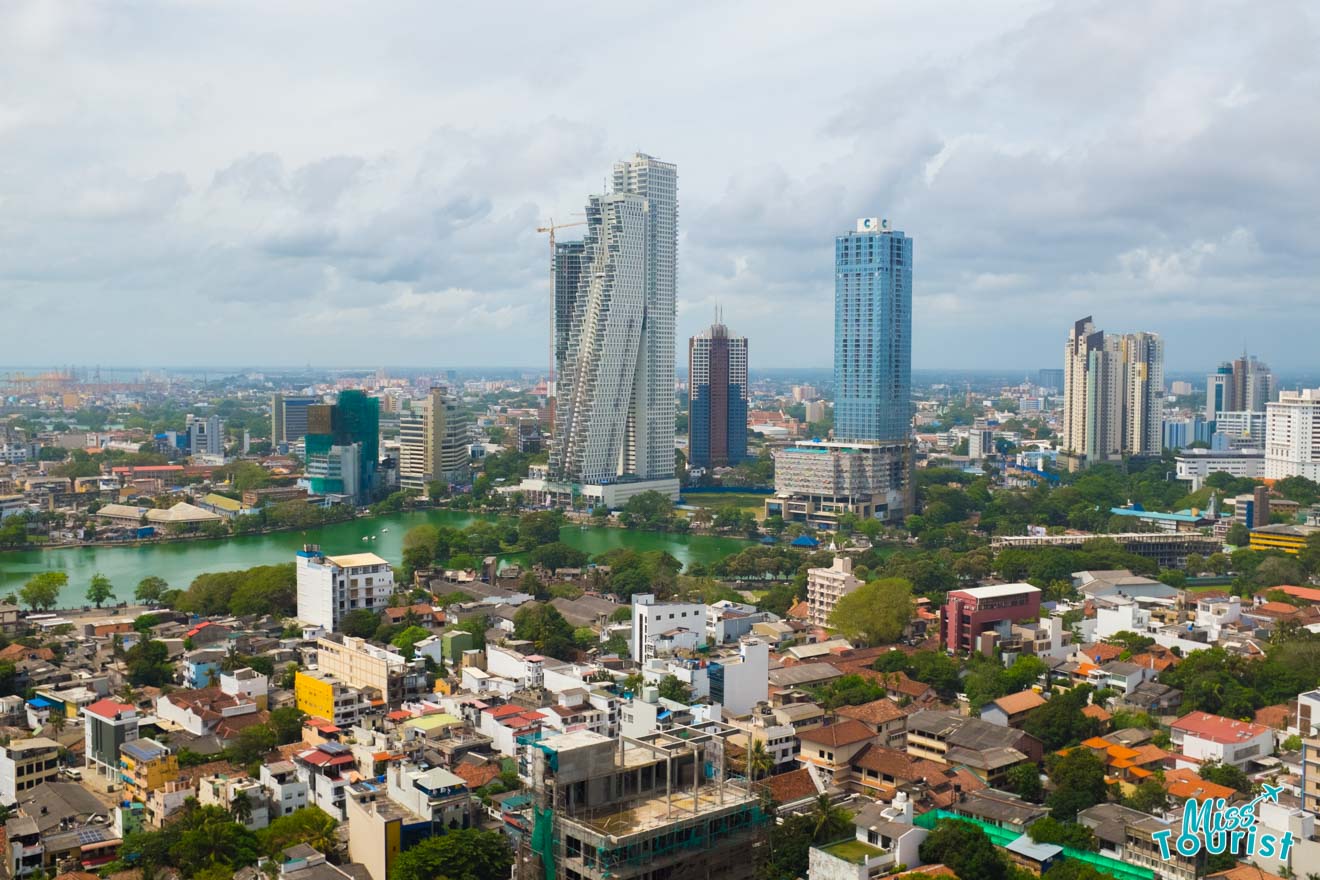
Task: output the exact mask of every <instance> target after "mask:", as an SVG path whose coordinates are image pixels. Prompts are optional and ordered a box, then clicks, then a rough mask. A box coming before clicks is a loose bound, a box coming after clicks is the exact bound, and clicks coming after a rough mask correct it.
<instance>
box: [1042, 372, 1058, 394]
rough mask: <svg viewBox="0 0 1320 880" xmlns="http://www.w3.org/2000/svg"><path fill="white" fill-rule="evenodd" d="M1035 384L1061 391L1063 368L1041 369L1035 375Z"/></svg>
mask: <svg viewBox="0 0 1320 880" xmlns="http://www.w3.org/2000/svg"><path fill="white" fill-rule="evenodd" d="M1036 384H1037V385H1039V386H1040V387H1041V388H1048V389H1049V390H1050V391H1053V392H1054V393H1055V394H1058V393H1059V392H1061V391H1063V370H1041V371H1040V372H1039V373H1038V374H1037V376H1036Z"/></svg>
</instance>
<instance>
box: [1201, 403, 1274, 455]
mask: <svg viewBox="0 0 1320 880" xmlns="http://www.w3.org/2000/svg"><path fill="white" fill-rule="evenodd" d="M1211 426H1212V427H1213V429H1214V432H1213V433H1212V434H1211V435H1210V448H1211V449H1216V450H1221V451H1227V450H1234V449H1264V448H1265V411H1264V410H1261V411H1260V412H1251V411H1249V410H1233V411H1231V412H1221V413H1220V414H1219V416H1218V418H1216V419H1215V420H1214V422H1213V423H1212V425H1211Z"/></svg>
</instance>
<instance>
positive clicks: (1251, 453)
mask: <svg viewBox="0 0 1320 880" xmlns="http://www.w3.org/2000/svg"><path fill="white" fill-rule="evenodd" d="M1174 464H1175V465H1176V467H1177V471H1176V476H1177V478H1178V479H1180V480H1188V481H1190V482H1191V484H1192V486H1191V488H1192V491H1193V492H1195V491H1197V490H1199V489H1200V488H1201V487H1202V486H1204V485H1205V478H1206V477H1208V476H1210V475H1211V474H1219V473H1224V474H1228V475H1230V476H1232V477H1237V478H1239V479H1248V480H1259V479H1261V478H1262V477H1264V476H1265V453H1264V452H1263V451H1262V450H1259V449H1235V450H1232V451H1225V452H1219V451H1216V450H1212V449H1185V450H1183V451H1182V452H1180V453H1178V456H1177V457H1176V458H1175V459H1174Z"/></svg>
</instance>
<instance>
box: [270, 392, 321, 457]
mask: <svg viewBox="0 0 1320 880" xmlns="http://www.w3.org/2000/svg"><path fill="white" fill-rule="evenodd" d="M320 402H321V398H319V397H307V396H301V395H297V396H296V395H284V394H281V393H279V392H278V391H277V392H275V393H274V394H272V395H271V396H270V442H271V444H272V445H274V446H280V445H288V444H290V443H297V442H298V441H299V440H301V439H302V438H303V437H304V436H306V434H307V408H308V407H309V406H312V405H314V404H318V403H320Z"/></svg>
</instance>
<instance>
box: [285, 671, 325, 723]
mask: <svg viewBox="0 0 1320 880" xmlns="http://www.w3.org/2000/svg"><path fill="white" fill-rule="evenodd" d="M293 696H294V699H296V700H297V705H298V708H299V710H301V711H303V712H306V713H307V714H308V715H310V716H312V717H313V718H324V719H325V720H326V721H334V720H335V685H334V682H332V681H329V680H328V679H324V678H321V677H320V676H317V675H312V674H310V673H307V672H303V671H302V670H301V669H300V670H298V673H297V674H296V675H295V676H294V677H293Z"/></svg>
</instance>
